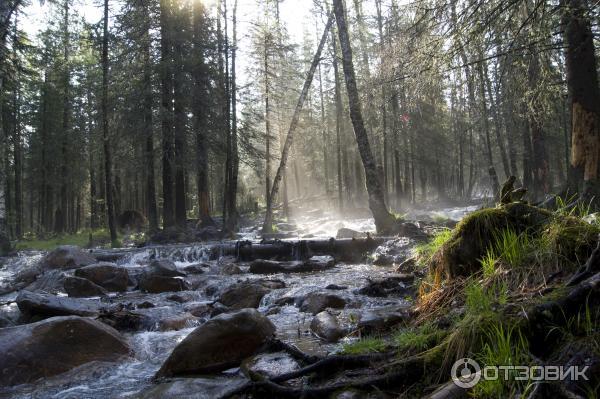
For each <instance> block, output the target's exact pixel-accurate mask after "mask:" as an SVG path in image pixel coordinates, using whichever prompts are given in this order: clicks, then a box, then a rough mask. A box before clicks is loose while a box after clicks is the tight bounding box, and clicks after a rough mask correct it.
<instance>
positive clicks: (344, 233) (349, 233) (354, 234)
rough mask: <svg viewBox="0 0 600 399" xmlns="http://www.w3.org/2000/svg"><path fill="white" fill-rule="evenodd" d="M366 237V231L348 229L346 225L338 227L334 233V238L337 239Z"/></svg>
mask: <svg viewBox="0 0 600 399" xmlns="http://www.w3.org/2000/svg"><path fill="white" fill-rule="evenodd" d="M366 237H367V233H365V232H364V231H356V230H352V229H348V228H346V227H342V228H341V229H339V230H338V231H337V234H336V235H335V238H337V239H341V238H366Z"/></svg>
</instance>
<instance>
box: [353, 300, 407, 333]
mask: <svg viewBox="0 0 600 399" xmlns="http://www.w3.org/2000/svg"><path fill="white" fill-rule="evenodd" d="M409 318H410V310H409V307H408V306H400V307H399V306H384V307H381V308H375V309H369V310H366V311H365V312H363V313H362V314H361V315H360V320H359V322H358V328H359V329H360V330H361V331H362V332H363V333H365V334H373V333H376V332H379V331H385V330H389V329H390V328H391V327H393V326H395V325H397V324H399V323H402V322H404V321H407V320H408V319H409Z"/></svg>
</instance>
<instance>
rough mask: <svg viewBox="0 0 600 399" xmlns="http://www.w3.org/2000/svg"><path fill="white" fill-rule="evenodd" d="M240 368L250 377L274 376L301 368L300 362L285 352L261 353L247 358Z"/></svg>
mask: <svg viewBox="0 0 600 399" xmlns="http://www.w3.org/2000/svg"><path fill="white" fill-rule="evenodd" d="M240 369H241V370H242V373H244V375H246V376H247V377H248V378H250V379H253V378H259V379H263V378H273V377H276V376H278V375H282V374H286V373H291V372H292V371H296V370H298V369H300V365H299V364H298V362H297V361H296V360H295V359H293V358H292V357H291V356H290V355H288V354H287V353H285V352H275V353H260V354H258V355H256V356H254V357H251V358H249V359H247V360H245V361H244V362H243V363H242V365H241V367H240Z"/></svg>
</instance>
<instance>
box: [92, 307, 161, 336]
mask: <svg viewBox="0 0 600 399" xmlns="http://www.w3.org/2000/svg"><path fill="white" fill-rule="evenodd" d="M98 320H100V321H101V322H103V323H104V324H107V325H109V326H111V327H112V328H114V329H116V330H119V331H128V332H133V331H144V330H151V329H153V327H154V324H155V320H154V319H152V318H151V317H150V316H147V315H144V314H141V313H136V312H132V311H130V310H119V311H114V312H109V313H104V314H101V315H100V317H98Z"/></svg>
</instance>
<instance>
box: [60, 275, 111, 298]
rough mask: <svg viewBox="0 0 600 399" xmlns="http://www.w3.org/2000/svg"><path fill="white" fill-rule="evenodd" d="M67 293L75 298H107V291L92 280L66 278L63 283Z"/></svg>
mask: <svg viewBox="0 0 600 399" xmlns="http://www.w3.org/2000/svg"><path fill="white" fill-rule="evenodd" d="M63 286H64V289H65V292H66V293H67V294H68V295H69V296H70V297H74V298H85V297H91V296H106V290H105V289H104V288H102V287H100V286H99V285H97V284H94V283H93V282H91V281H90V280H88V279H86V278H81V277H71V276H68V277H65V280H64V282H63Z"/></svg>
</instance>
